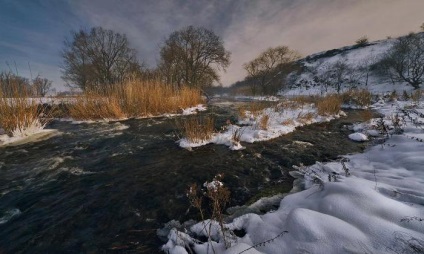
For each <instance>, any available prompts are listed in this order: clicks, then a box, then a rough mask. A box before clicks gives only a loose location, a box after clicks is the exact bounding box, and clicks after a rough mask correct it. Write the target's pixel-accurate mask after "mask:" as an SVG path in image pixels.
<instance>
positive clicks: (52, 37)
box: [0, 0, 424, 90]
mask: <svg viewBox="0 0 424 254" xmlns="http://www.w3.org/2000/svg"><path fill="white" fill-rule="evenodd" d="M422 10H424V1H423V0H402V1H399V0H186V1H183V0H0V24H1V25H0V71H7V70H9V69H11V70H12V71H13V72H15V69H17V70H18V72H19V74H20V75H23V76H26V77H30V71H29V67H28V63H29V65H30V66H31V70H32V74H33V76H36V75H37V74H40V75H42V76H44V77H46V78H49V79H51V80H53V81H54V86H55V87H57V88H58V89H59V90H63V89H64V82H63V81H62V80H61V78H60V76H61V73H60V65H61V63H62V59H61V56H60V51H61V50H62V48H63V41H64V39H65V37H66V36H69V35H70V31H71V30H78V29H80V28H90V27H93V26H103V27H104V28H107V29H112V30H114V31H116V32H120V33H125V34H126V35H127V37H128V39H129V41H130V44H131V46H132V47H133V48H135V49H136V50H137V51H138V56H139V59H140V60H141V61H144V62H145V63H147V64H148V65H149V66H151V67H154V66H155V64H156V60H157V57H158V54H159V47H160V44H161V42H162V41H163V40H164V39H165V38H166V37H167V36H168V35H169V34H170V33H171V32H172V31H175V30H177V29H180V28H182V27H184V26H188V25H195V26H204V27H206V28H208V29H212V30H214V31H215V33H216V34H218V35H219V36H221V37H222V38H223V40H224V43H225V47H226V48H227V49H228V50H230V51H231V52H232V64H231V66H230V67H229V69H228V70H227V72H226V73H222V83H223V84H224V85H229V84H231V83H233V82H235V81H237V80H240V79H243V78H244V75H245V73H244V71H243V69H242V67H241V66H242V64H243V63H244V62H247V61H249V60H251V59H252V58H254V57H255V56H256V55H257V54H258V53H259V52H260V51H262V50H264V49H266V48H268V47H271V46H272V47H273V46H277V45H288V46H289V47H291V48H294V49H297V50H299V51H300V52H301V53H302V54H303V55H307V54H311V53H315V52H317V51H322V50H326V49H332V48H337V47H340V46H344V45H348V44H352V43H353V42H354V41H355V40H356V39H357V38H359V37H361V36H363V35H367V36H368V37H369V38H370V39H371V40H377V39H384V38H386V36H398V35H402V34H406V33H408V32H410V31H418V29H419V26H420V25H421V24H422V23H423V22H424V16H423V15H422ZM15 63H16V68H15Z"/></svg>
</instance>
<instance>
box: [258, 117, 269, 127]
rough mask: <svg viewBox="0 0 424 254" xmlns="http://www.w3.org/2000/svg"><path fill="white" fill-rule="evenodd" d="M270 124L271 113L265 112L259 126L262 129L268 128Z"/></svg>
mask: <svg viewBox="0 0 424 254" xmlns="http://www.w3.org/2000/svg"><path fill="white" fill-rule="evenodd" d="M268 125H269V115H266V114H265V115H263V116H262V117H261V119H260V120H259V128H260V129H261V130H268Z"/></svg>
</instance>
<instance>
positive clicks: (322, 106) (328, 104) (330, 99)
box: [316, 94, 342, 115]
mask: <svg viewBox="0 0 424 254" xmlns="http://www.w3.org/2000/svg"><path fill="white" fill-rule="evenodd" d="M341 105H342V98H341V96H339V95H337V94H331V95H327V96H325V97H322V98H320V99H319V100H318V101H317V103H316V107H317V110H318V114H319V115H335V114H338V113H339V111H340V109H341Z"/></svg>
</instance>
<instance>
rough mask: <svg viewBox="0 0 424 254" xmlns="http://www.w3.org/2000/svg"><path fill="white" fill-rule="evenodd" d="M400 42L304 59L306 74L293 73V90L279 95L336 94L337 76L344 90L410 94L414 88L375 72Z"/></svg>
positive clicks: (344, 49) (350, 48) (332, 52)
mask: <svg viewBox="0 0 424 254" xmlns="http://www.w3.org/2000/svg"><path fill="white" fill-rule="evenodd" d="M395 40H396V39H387V40H380V41H375V42H372V43H369V44H368V45H365V46H357V45H355V46H347V47H343V48H340V49H335V50H330V51H325V52H320V53H317V54H314V55H310V56H308V57H306V58H305V59H302V60H301V64H302V66H303V71H302V72H301V73H298V74H295V73H293V74H291V77H290V78H289V79H290V82H289V83H290V84H291V85H290V89H287V90H283V91H281V92H280V93H279V94H280V95H284V96H295V95H316V94H327V93H335V92H336V89H335V87H334V86H331V85H329V84H331V83H332V82H333V83H334V82H335V79H336V78H335V76H338V75H341V77H342V80H343V81H342V85H341V91H346V90H349V89H352V88H364V89H367V90H369V91H370V92H372V93H374V94H375V93H390V92H392V91H397V93H398V94H401V93H402V92H403V91H407V92H410V91H411V90H412V89H413V88H412V86H408V85H406V84H402V83H395V84H393V82H392V81H391V80H390V79H388V78H386V77H382V76H381V75H380V74H378V73H376V72H374V71H373V70H372V65H373V64H375V63H377V62H378V61H379V60H380V59H381V58H382V56H383V55H384V53H386V52H387V51H388V50H389V49H390V48H391V46H392V45H393V43H394V42H395ZM337 64H345V65H346V66H347V67H348V69H349V70H342V71H340V72H338V71H337V68H338V67H337Z"/></svg>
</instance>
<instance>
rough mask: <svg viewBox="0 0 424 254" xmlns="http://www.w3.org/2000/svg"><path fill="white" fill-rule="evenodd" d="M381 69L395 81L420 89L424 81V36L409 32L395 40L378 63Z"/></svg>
mask: <svg viewBox="0 0 424 254" xmlns="http://www.w3.org/2000/svg"><path fill="white" fill-rule="evenodd" d="M378 65H379V66H380V70H381V71H382V72H383V73H384V74H386V76H388V77H389V78H390V79H392V80H393V81H395V82H406V83H408V84H409V85H411V86H412V87H414V88H415V89H419V88H420V86H421V84H422V83H423V82H424V37H423V35H422V34H412V33H411V34H409V35H408V36H405V37H401V38H399V39H397V40H396V41H395V43H394V44H393V46H392V48H391V49H390V50H389V51H388V52H387V53H386V54H385V55H384V56H383V58H382V59H381V61H380V62H379V63H378Z"/></svg>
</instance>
